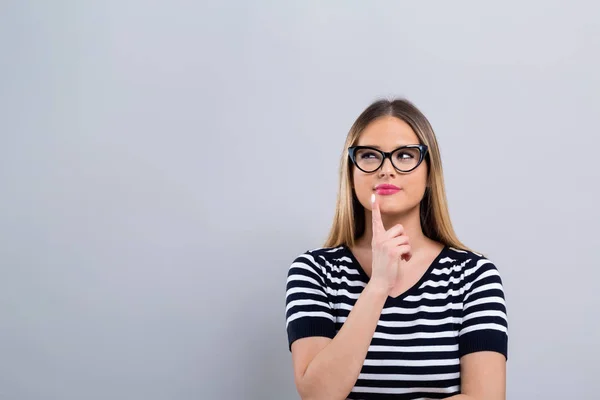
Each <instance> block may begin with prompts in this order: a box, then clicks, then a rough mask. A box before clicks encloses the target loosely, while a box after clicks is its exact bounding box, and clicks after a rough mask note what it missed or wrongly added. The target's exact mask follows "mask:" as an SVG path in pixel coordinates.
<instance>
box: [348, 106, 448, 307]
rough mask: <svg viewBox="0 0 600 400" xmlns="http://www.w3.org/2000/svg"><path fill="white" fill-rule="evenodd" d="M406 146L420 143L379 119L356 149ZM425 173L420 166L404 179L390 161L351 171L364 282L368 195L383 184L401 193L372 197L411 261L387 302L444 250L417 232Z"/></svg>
mask: <svg viewBox="0 0 600 400" xmlns="http://www.w3.org/2000/svg"><path fill="white" fill-rule="evenodd" d="M408 144H419V138H418V136H417V135H416V134H415V133H414V131H413V130H412V128H411V127H410V126H409V125H408V124H407V123H406V122H404V121H402V120H400V119H398V118H395V117H383V118H379V119H377V120H375V121H373V122H371V124H369V125H368V126H367V128H366V129H365V130H364V131H363V132H362V134H361V136H360V138H359V140H358V145H359V146H372V147H376V148H379V149H381V150H383V151H392V150H395V149H397V148H398V147H400V146H404V145H408ZM427 173H428V171H427V163H426V162H425V161H423V162H422V163H421V164H420V165H419V166H418V167H417V168H416V169H415V170H413V171H411V172H409V173H400V172H398V171H397V170H396V169H395V168H394V167H393V166H392V163H391V161H390V160H389V159H386V160H385V162H384V163H383V166H382V167H381V168H380V169H379V170H377V171H375V172H372V173H365V172H363V171H361V170H359V169H358V168H356V167H354V171H353V187H354V191H355V193H356V197H357V198H358V200H359V201H360V203H361V204H362V205H363V207H364V208H365V218H366V220H365V226H366V229H365V233H364V234H363V235H362V236H361V237H360V238H358V239H357V241H356V245H355V246H354V247H353V248H352V252H353V253H354V255H355V256H356V258H357V259H358V261H359V262H360V264H361V266H362V267H363V269H364V270H365V272H366V273H367V275H368V276H371V272H372V265H373V252H372V241H373V229H372V218H373V217H372V206H371V195H372V194H374V193H375V186H376V185H378V184H382V183H388V184H392V185H395V186H398V187H400V188H401V190H400V191H399V192H397V193H395V194H392V195H376V196H377V202H378V204H379V207H380V210H381V219H382V222H383V226H384V228H385V229H386V230H388V229H391V228H393V227H394V226H397V225H400V226H401V227H402V231H403V234H404V235H405V236H406V237H407V238H408V239H409V246H410V255H409V257H410V261H408V262H405V263H404V266H403V268H401V270H400V273H398V274H397V276H396V280H395V281H394V282H393V287H392V288H391V292H390V294H389V295H390V296H391V297H397V296H399V295H401V294H402V293H403V292H405V291H406V290H408V289H409V288H410V287H411V286H413V285H414V284H415V283H416V282H417V281H418V280H419V279H420V278H421V276H422V275H423V274H424V273H425V271H426V269H427V267H429V265H430V264H431V262H433V260H434V259H435V258H436V257H437V255H438V254H439V253H440V251H441V250H442V248H443V247H444V246H443V244H442V243H439V242H436V241H433V240H431V239H429V238H428V237H426V236H425V235H424V234H423V230H422V228H421V220H420V217H419V215H420V214H419V213H420V202H421V200H422V199H423V195H424V194H425V189H426V187H427Z"/></svg>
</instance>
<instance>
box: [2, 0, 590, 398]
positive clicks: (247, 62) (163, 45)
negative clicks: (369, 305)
mask: <svg viewBox="0 0 600 400" xmlns="http://www.w3.org/2000/svg"><path fill="white" fill-rule="evenodd" d="M412 3H416V2H411V3H409V2H358V1H353V2H347V1H343V2H342V1H338V2H317V1H299V2H275V1H273V2H256V1H253V2H239V3H224V2H213V3H202V4H200V3H198V2H192V1H188V2H184V1H163V2H158V1H150V2H148V1H134V0H125V1H124V0H119V1H117V0H112V1H103V2H99V1H98V2H84V1H78V2H76V1H70V2H68V1H54V2H42V1H39V2H32V1H8V2H7V1H6V0H5V1H3V2H2V3H1V6H0V15H1V17H0V18H1V20H0V45H1V50H2V52H1V56H0V57H1V58H0V60H1V64H0V76H1V78H0V79H1V81H0V82H1V91H0V110H1V111H0V113H1V118H0V134H1V136H0V268H1V270H0V272H1V277H0V398H1V399H69V400H70V399H90V400H92V399H144V400H153V399H238V398H239V399H292V398H296V397H297V395H296V394H295V388H294V383H293V378H292V369H291V358H290V354H289V352H288V349H287V342H286V336H285V335H286V334H285V320H284V308H285V306H284V293H285V277H286V273H287V268H288V266H289V264H290V263H291V261H292V260H293V258H294V257H295V256H296V255H297V254H299V253H300V252H302V251H304V250H306V249H309V248H313V247H317V246H320V245H321V243H322V241H323V240H324V238H325V235H326V233H327V230H328V228H329V225H330V222H331V219H332V216H333V211H334V210H333V207H334V200H335V195H336V185H337V165H338V160H339V154H340V152H341V151H342V145H343V142H344V138H345V135H346V133H347V131H348V129H349V127H350V125H351V124H352V122H353V120H354V118H356V117H357V116H358V114H359V113H360V112H361V111H362V109H363V108H364V107H365V106H367V105H368V104H369V103H370V102H371V101H372V100H375V99H376V98H378V97H381V96H385V97H388V96H406V97H408V98H409V99H411V100H413V101H414V102H415V103H416V104H417V105H418V106H419V107H421V108H422V110H423V111H424V112H425V114H426V115H427V116H428V117H429V118H430V120H431V122H432V124H433V126H434V128H435V129H436V132H437V135H438V138H439V142H440V146H441V151H442V157H443V162H444V167H445V177H446V184H447V190H448V200H449V204H450V212H451V215H452V218H453V222H454V224H455V227H456V230H457V232H458V234H459V236H460V238H461V239H462V240H463V241H464V242H465V243H467V244H468V245H470V246H471V247H473V248H475V249H477V250H479V251H482V252H485V253H486V254H487V255H488V256H489V257H490V258H491V259H492V260H493V261H494V262H495V263H496V264H497V266H498V267H499V269H500V271H501V274H502V277H503V279H504V283H505V290H506V296H507V302H508V308H509V319H510V334H511V339H510V359H509V367H508V368H509V369H508V398H509V399H532V398H537V399H566V398H569V399H593V398H597V397H596V396H597V376H598V372H600V370H599V368H598V359H599V358H600V353H599V350H598V349H599V346H598V342H597V340H598V338H599V321H600V318H599V315H598V314H599V313H598V308H597V294H596V293H597V292H596V291H595V289H596V288H597V287H598V280H599V279H600V274H599V273H598V267H600V262H599V261H598V254H597V248H598V244H599V242H600V240H599V238H598V224H599V223H600V213H599V211H598V200H599V199H598V197H599V196H598V188H597V185H598V182H599V181H600V179H599V178H600V174H599V167H598V156H597V154H598V146H599V145H600V140H599V139H598V131H599V128H600V122H598V112H599V109H600V107H599V106H600V81H599V78H598V70H600V56H599V52H600V25H599V22H598V16H599V14H600V6H598V5H597V3H596V4H594V2H593V1H589V2H576V1H575V2H572V1H571V2H568V5H567V2H564V1H533V2H512V3H510V2H496V3H494V4H489V3H488V2H475V1H471V2H456V1H455V2H420V3H419V4H418V5H417V4H412Z"/></svg>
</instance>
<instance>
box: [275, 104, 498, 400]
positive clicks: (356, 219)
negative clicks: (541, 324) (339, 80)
mask: <svg viewBox="0 0 600 400" xmlns="http://www.w3.org/2000/svg"><path fill="white" fill-rule="evenodd" d="M286 306H287V307H286V319H287V320H286V326H287V334H288V341H289V346H290V350H291V352H292V360H293V367H294V375H295V382H296V387H297V389H298V392H299V394H300V396H301V397H302V399H326V400H332V399H345V398H350V399H423V398H431V399H440V398H450V399H453V400H460V399H464V400H468V399H476V400H479V399H481V400H483V399H486V400H495V399H505V391H506V360H507V346H508V330H507V328H508V323H507V318H506V307H505V302H504V291H503V287H502V280H501V278H500V275H499V274H498V270H497V268H496V267H495V265H494V264H493V263H492V262H490V261H489V260H488V259H487V258H486V257H485V256H483V255H481V254H478V253H475V252H474V251H472V250H470V249H468V248H467V247H466V246H464V245H463V244H462V243H461V242H460V241H459V240H458V239H457V237H456V235H455V233H454V230H453V228H452V224H451V222H450V217H449V214H448V208H447V204H446V194H445V189H444V182H443V174H442V164H441V159H440V153H439V149H438V144H437V141H436V138H435V134H434V132H433V129H432V128H431V126H430V124H429V122H428V120H427V119H426V118H425V116H424V115H423V114H422V113H421V112H420V111H419V110H418V109H417V108H416V107H415V106H414V105H413V104H412V103H410V102H408V101H406V100H394V101H387V100H380V101H377V102H375V103H373V104H371V105H370V106H369V107H368V108H367V109H366V110H365V111H364V112H363V113H362V114H361V115H360V116H359V117H358V119H357V120H356V122H355V123H354V125H353V126H352V128H351V129H350V132H349V134H348V137H347V138H346V145H345V147H344V153H343V155H342V160H341V166H340V185H339V192H338V199H337V207H336V212H335V217H334V221H333V225H332V228H331V232H330V234H329V238H328V239H327V241H326V243H325V244H324V246H323V247H322V248H318V249H314V250H309V251H306V252H305V253H304V254H301V255H300V256H298V257H297V258H296V259H295V261H294V262H293V263H292V265H291V266H290V268H289V272H288V279H287V292H286Z"/></svg>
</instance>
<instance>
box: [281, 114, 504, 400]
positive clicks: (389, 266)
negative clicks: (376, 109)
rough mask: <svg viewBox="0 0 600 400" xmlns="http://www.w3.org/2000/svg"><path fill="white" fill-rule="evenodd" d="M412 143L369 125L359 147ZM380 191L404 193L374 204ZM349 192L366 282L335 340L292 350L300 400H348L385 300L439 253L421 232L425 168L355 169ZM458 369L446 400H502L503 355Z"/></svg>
mask: <svg viewBox="0 0 600 400" xmlns="http://www.w3.org/2000/svg"><path fill="white" fill-rule="evenodd" d="M418 143H419V141H418V137H417V135H416V134H415V133H414V132H413V131H412V129H411V128H410V126H409V125H408V124H406V123H405V122H404V121H402V120H399V119H397V118H395V117H384V118H380V119H377V120H375V121H373V122H372V123H371V124H369V126H368V127H367V128H366V129H365V130H364V131H363V133H362V134H361V137H360V138H359V142H358V144H359V145H369V146H373V147H379V148H381V149H382V150H384V151H391V150H394V149H396V148H397V147H400V146H402V145H405V144H418ZM379 183H390V184H394V185H396V186H398V187H401V188H402V190H401V191H400V192H398V193H396V194H393V195H389V196H381V195H377V196H375V198H374V201H373V202H372V201H371V198H372V195H373V193H374V187H375V185H377V184H379ZM353 186H354V190H355V192H356V195H357V197H358V199H359V201H360V203H361V204H362V205H363V206H364V207H365V218H367V220H366V221H365V222H366V224H365V226H366V230H365V233H364V234H363V236H362V237H361V238H359V239H358V240H357V243H356V246H354V247H353V248H352V251H353V253H354V255H355V256H356V258H357V259H358V261H359V262H360V264H361V266H362V267H363V269H364V270H365V272H366V273H367V275H368V276H369V277H370V279H369V282H368V283H367V285H366V287H365V289H364V290H363V292H362V294H361V295H360V297H359V299H358V300H357V302H356V304H355V305H354V307H353V309H352V311H351V312H350V314H349V316H348V318H347V320H346V322H345V323H344V325H343V326H342V328H341V329H340V331H339V332H338V333H337V335H336V336H335V337H334V338H333V339H329V338H324V337H307V338H303V339H299V340H297V341H295V342H294V343H293V344H292V360H293V366H294V377H295V382H296V387H297V389H298V393H299V394H300V396H301V398H302V399H303V400H308V399H311V400H312V399H327V400H331V399H345V398H346V396H347V395H348V393H349V392H350V391H351V390H352V387H353V386H354V383H355V382H356V379H357V378H358V375H359V373H360V370H361V368H362V364H363V362H364V360H365V358H366V355H367V352H368V349H369V345H370V343H371V339H372V337H373V333H374V332H375V329H376V327H377V322H378V320H379V317H380V315H381V310H382V309H383V306H384V304H385V300H386V299H387V297H388V296H392V297H396V296H399V295H400V294H402V293H404V292H405V291H406V290H408V288H410V287H411V286H413V285H414V284H415V283H416V282H417V281H418V280H419V279H420V278H421V276H422V275H423V274H424V272H425V270H426V269H427V267H428V266H429V265H430V264H431V262H432V261H433V260H434V258H435V257H436V256H437V255H438V254H439V252H440V251H441V250H442V248H443V245H442V244H441V243H438V242H435V241H433V240H431V239H429V238H427V237H426V236H425V235H424V234H423V231H422V229H421V224H420V219H419V207H420V202H421V199H422V198H423V194H424V192H425V188H426V186H427V165H426V163H425V162H423V163H421V165H420V166H419V167H418V168H417V169H415V170H414V171H412V172H410V173H408V174H400V173H398V172H397V171H396V170H395V169H394V168H393V166H392V165H391V163H390V161H389V160H386V161H385V163H384V165H383V166H382V167H381V169H379V170H378V171H375V172H373V173H370V174H367V173H364V172H362V171H360V170H358V169H357V168H356V167H354V171H353ZM460 363H461V391H462V394H460V395H456V396H452V397H450V398H449V399H452V400H504V399H505V398H506V361H505V358H504V356H503V355H501V354H499V353H494V352H476V353H471V354H468V355H466V356H464V357H462V358H461V360H460Z"/></svg>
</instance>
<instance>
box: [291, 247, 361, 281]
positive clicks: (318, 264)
mask: <svg viewBox="0 0 600 400" xmlns="http://www.w3.org/2000/svg"><path fill="white" fill-rule="evenodd" d="M344 258H347V255H346V254H345V247H344V246H338V247H317V248H313V249H310V250H306V251H304V252H303V253H301V254H299V255H297V256H296V257H295V258H294V260H293V262H292V264H291V265H290V269H293V268H296V267H308V268H311V269H313V270H315V271H316V272H319V273H321V274H323V275H327V273H328V272H331V269H333V268H334V267H333V265H334V263H336V262H337V261H340V260H343V259H344ZM348 261H350V260H349V259H348Z"/></svg>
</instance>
